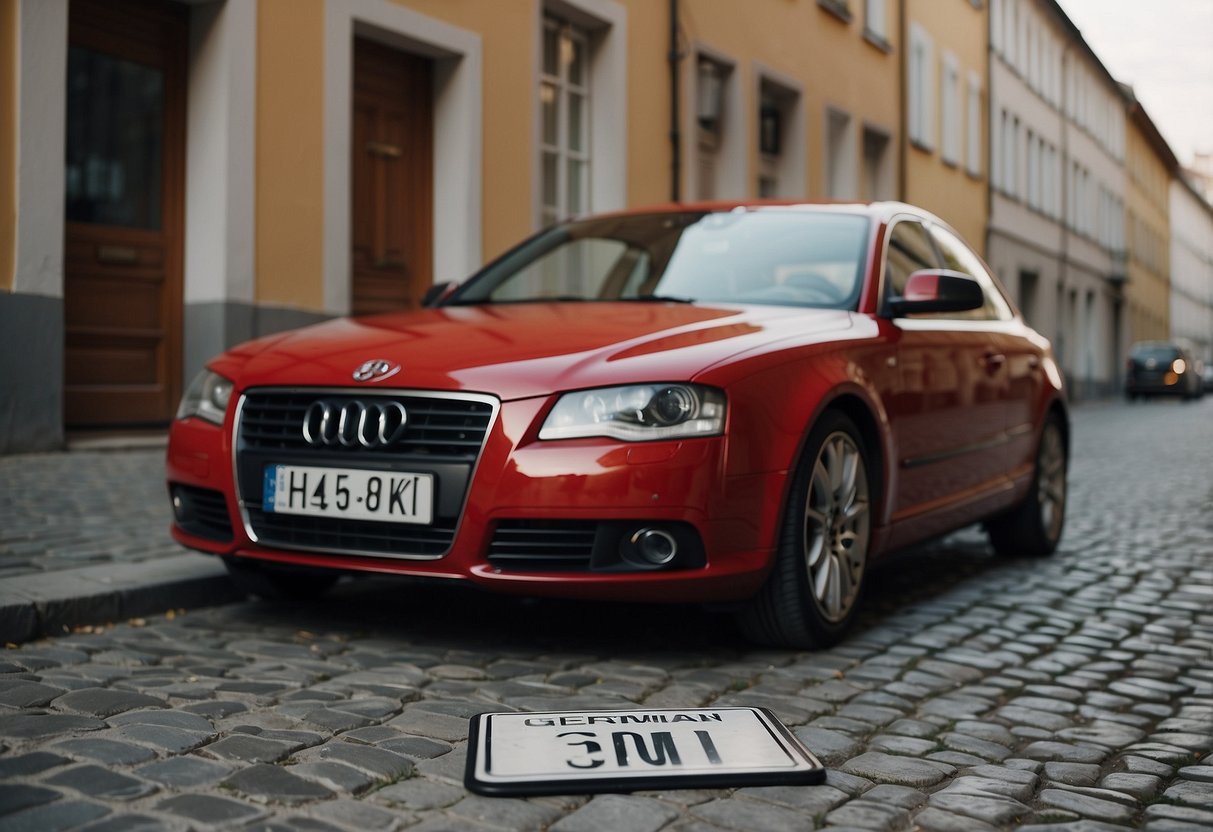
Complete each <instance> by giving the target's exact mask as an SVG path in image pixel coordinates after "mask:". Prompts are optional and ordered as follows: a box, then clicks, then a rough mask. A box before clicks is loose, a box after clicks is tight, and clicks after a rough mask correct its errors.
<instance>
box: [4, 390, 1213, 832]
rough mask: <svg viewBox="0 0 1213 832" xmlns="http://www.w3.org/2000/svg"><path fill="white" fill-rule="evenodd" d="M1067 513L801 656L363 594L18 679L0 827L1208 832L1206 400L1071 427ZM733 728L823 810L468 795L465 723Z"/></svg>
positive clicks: (48, 667)
mask: <svg viewBox="0 0 1213 832" xmlns="http://www.w3.org/2000/svg"><path fill="white" fill-rule="evenodd" d="M1071 483H1072V488H1073V491H1072V502H1071V506H1070V519H1069V526H1068V530H1067V534H1066V538H1065V541H1064V544H1063V547H1062V549H1061V551H1059V552H1058V553H1057V555H1056V556H1054V557H1053V558H1050V559H1048V560H1045V561H1034V562H1023V561H1002V560H999V559H996V558H994V557H993V556H992V555H991V554H990V551H989V549H988V547H986V546H985V544H984V542H983V541H982V539H981V538H980V537H979V536H977V535H976V534H973V533H962V534H960V535H956V536H953V537H952V538H950V539H948V540H947V541H945V542H942V543H938V544H934V545H931V546H927V547H923V548H920V549H918V550H916V551H914V552H912V553H909V554H907V555H905V556H902V557H900V558H898V559H897V560H896V561H895V562H893V563H890V564H889V565H888V567H887V568H885V569H883V570H880V571H878V572H877V573H875V574H874V575H873V576H872V585H871V587H870V591H869V594H868V597H867V600H866V605H865V608H864V613H863V616H862V618H861V620H860V622H859V626H858V627H857V628H856V629H855V631H854V632H853V634H852V635H851V636H850V637H849V638H848V639H847V640H846V641H844V642H843V643H842V644H841V645H840V646H838V647H836V648H834V649H831V650H826V651H819V652H815V653H801V652H789V651H775V650H767V649H755V648H753V647H751V646H749V645H747V644H745V643H744V642H743V641H741V640H740V639H739V638H738V637H737V636H736V634H735V633H734V631H733V629H732V626H731V624H730V621H729V619H728V618H727V617H723V616H719V615H713V614H710V613H708V612H703V611H699V610H695V609H682V608H666V607H641V606H626V605H608V604H573V603H561V602H552V601H524V600H519V599H512V598H503V597H497V596H487V595H482V594H477V593H474V592H471V591H465V590H462V589H460V588H458V587H447V586H434V585H432V584H420V583H407V584H406V583H402V582H394V581H388V580H384V579H373V580H366V581H361V582H351V583H347V584H343V585H341V586H340V587H338V589H337V590H336V591H335V592H334V593H333V594H332V595H331V596H330V597H329V598H328V599H326V601H325V602H324V603H323V604H318V605H314V606H310V607H291V606H287V605H281V604H253V603H240V604H230V605H227V606H223V607H215V608H211V609H205V610H188V611H183V612H177V613H175V614H171V615H167V616H157V617H156V618H155V619H151V618H149V619H148V620H146V621H142V620H135V621H130V622H126V623H122V624H118V625H116V626H109V627H98V628H89V629H88V631H81V632H77V633H74V634H72V635H69V636H66V637H62V638H56V639H50V640H45V641H41V642H34V643H30V644H27V645H24V646H22V647H19V648H16V649H11V650H8V651H6V652H4V653H0V829H3V830H6V832H7V830H37V831H38V832H43V831H44V830H58V829H69V828H87V829H89V830H105V829H115V830H116V829H123V830H125V829H147V830H153V829H182V830H184V829H195V828H196V829H206V828H241V829H267V830H268V829H274V830H359V831H360V832H372V830H391V829H404V828H407V829H410V830H427V832H434V831H436V830H448V829H450V830H456V829H458V830H503V829H504V830H513V829H517V830H538V829H551V830H553V832H577V831H578V830H658V829H661V830H679V832H710V831H711V830H746V831H747V832H750V831H751V830H801V829H809V828H819V827H830V828H833V829H836V830H842V829H866V830H899V829H911V828H921V829H925V830H940V832H944V830H965V831H966V832H968V831H969V830H988V829H1011V828H1017V829H1049V830H1058V832H1061V830H1069V831H1071V832H1098V830H1104V829H1108V830H1113V829H1123V828H1125V827H1137V828H1145V829H1150V830H1197V829H1202V830H1208V829H1210V828H1213V512H1210V511H1209V509H1210V507H1211V506H1213V400H1206V401H1204V402H1201V403H1199V404H1192V405H1180V404H1179V403H1160V404H1150V405H1145V406H1143V405H1136V406H1128V405H1120V404H1115V405H1092V406H1088V407H1084V408H1081V409H1079V410H1077V411H1076V414H1075V459H1074V465H1073V469H1072V477H1071ZM64 499H69V498H68V497H67V496H66V495H64ZM132 528H133V527H132ZM726 704H739V705H761V706H766V707H769V708H771V709H772V710H774V711H775V712H776V713H777V714H778V715H779V716H780V717H781V718H782V719H783V720H784V721H785V722H786V723H788V724H789V725H790V726H792V727H793V730H794V731H795V732H796V733H797V734H798V735H799V736H800V737H802V738H803V739H804V740H805V742H806V743H807V744H808V745H809V747H810V748H812V749H813V750H814V751H816V752H817V753H818V755H819V756H821V757H822V758H823V760H824V761H825V762H826V763H827V765H828V766H829V767H830V771H829V777H828V780H827V783H826V785H822V786H813V787H763V788H758V787H753V788H742V789H736V790H729V789H716V790H683V791H667V792H649V793H641V794H634V795H600V796H596V797H593V798H590V797H582V796H573V797H539V798H529V799H501V798H496V799H495V798H485V797H478V796H475V795H471V794H469V793H468V792H467V791H466V790H465V789H464V788H463V786H462V773H463V765H464V759H465V747H466V738H467V729H468V717H469V716H470V715H472V714H474V713H477V712H481V711H486V710H515V709H517V710H542V709H574V708H607V707H631V706H633V705H642V706H644V707H652V708H657V707H692V706H695V707H698V706H706V705H714V706H716V705H721V706H722V705H726Z"/></svg>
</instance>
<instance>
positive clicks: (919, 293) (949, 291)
mask: <svg viewBox="0 0 1213 832" xmlns="http://www.w3.org/2000/svg"><path fill="white" fill-rule="evenodd" d="M985 302H986V296H985V293H984V292H983V291H982V290H981V284H980V283H978V282H977V281H976V280H975V279H974V278H972V277H971V276H969V275H967V274H962V273H961V272H953V271H948V270H946V269H925V270H923V271H920V272H914V273H913V274H912V275H910V276H909V278H907V279H906V288H905V294H904V295H902V296H901V297H895V298H891V299H890V300H889V312H890V313H891V314H892V316H893V317H894V318H901V317H905V316H906V315H917V314H922V313H926V312H967V311H969V310H970V309H980V308H981V307H982V306H983V305H984V304H985Z"/></svg>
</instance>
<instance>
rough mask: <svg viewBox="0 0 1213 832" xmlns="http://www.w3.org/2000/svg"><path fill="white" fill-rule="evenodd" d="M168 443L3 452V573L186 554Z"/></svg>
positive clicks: (7, 575) (0, 495)
mask: <svg viewBox="0 0 1213 832" xmlns="http://www.w3.org/2000/svg"><path fill="white" fill-rule="evenodd" d="M167 506H168V491H167V490H166V488H165V485H164V448H163V447H160V448H140V449H137V450H124V451H121V452H118V451H104V450H95V451H73V452H71V453H46V454H20V455H15V456H0V518H3V521H2V522H0V579H4V578H13V577H18V576H21V575H30V574H36V573H43V572H55V571H60V570H64V569H74V568H77V567H85V566H95V565H101V564H118V563H139V562H142V561H147V560H152V559H155V558H162V557H165V556H168V555H175V554H180V553H181V552H182V551H183V550H182V548H181V547H180V546H178V545H177V544H176V543H175V542H173V539H172V537H171V536H170V535H169V514H168V512H167V508H166V507H167Z"/></svg>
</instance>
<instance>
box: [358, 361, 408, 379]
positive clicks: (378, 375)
mask: <svg viewBox="0 0 1213 832" xmlns="http://www.w3.org/2000/svg"><path fill="white" fill-rule="evenodd" d="M398 372H400V365H399V364H393V363H392V362H391V361H385V360H384V359H382V358H372V359H371V360H370V361H363V362H362V363H361V364H359V365H358V369H357V370H354V373H353V375H354V381H383V380H384V379H385V378H391V377H392V376H394V375H396V373H398Z"/></svg>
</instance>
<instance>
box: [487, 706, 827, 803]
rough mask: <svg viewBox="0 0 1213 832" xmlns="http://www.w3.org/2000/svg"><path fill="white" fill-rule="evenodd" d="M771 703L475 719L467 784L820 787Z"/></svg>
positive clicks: (820, 772)
mask: <svg viewBox="0 0 1213 832" xmlns="http://www.w3.org/2000/svg"><path fill="white" fill-rule="evenodd" d="M824 779H825V768H824V767H823V766H822V764H821V762H820V761H819V760H818V759H817V758H816V757H815V756H813V754H812V752H810V751H809V750H808V749H807V748H806V747H805V746H804V744H803V743H801V741H800V740H799V739H798V738H797V737H796V735H795V734H793V733H792V732H791V731H789V730H788V729H787V727H786V726H784V724H783V723H782V722H780V721H779V718H778V717H776V716H775V715H774V714H773V713H771V712H770V711H769V710H767V709H766V708H690V709H687V710H664V709H663V710H634V711H563V712H555V713H492V714H480V715H479V716H476V717H473V718H472V724H471V732H470V737H469V742H468V760H467V768H466V770H465V773H464V783H465V785H466V786H467V787H468V788H469V789H471V790H472V791H474V792H477V793H479V794H487V795H505V794H515V795H536V794H581V793H588V792H605V791H614V792H619V791H637V790H651V789H692V788H717V787H722V786H748V785H785V784H802V785H803V784H812V783H820V782H822V781H823V780H824Z"/></svg>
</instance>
